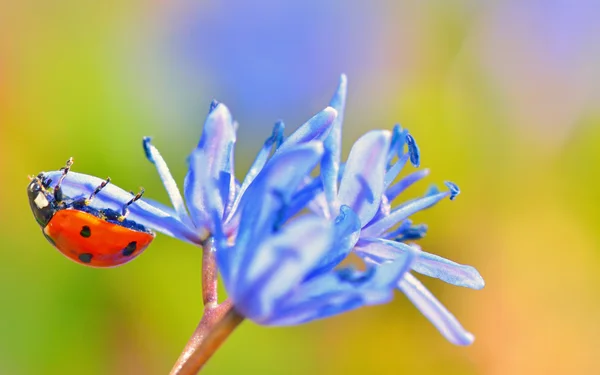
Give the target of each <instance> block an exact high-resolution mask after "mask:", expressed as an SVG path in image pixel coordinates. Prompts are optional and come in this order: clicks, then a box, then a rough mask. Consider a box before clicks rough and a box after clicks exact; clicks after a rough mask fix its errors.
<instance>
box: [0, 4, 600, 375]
mask: <svg viewBox="0 0 600 375" xmlns="http://www.w3.org/2000/svg"><path fill="white" fill-rule="evenodd" d="M599 19H600V5H599V4H598V3H597V2H596V1H592V0H583V1H566V0H563V1H558V0H552V1H547V2H543V1H527V2H524V1H517V0H507V1H487V2H478V1H474V0H473V1H471V0H457V1H453V0H451V1H442V0H428V1H421V2H404V1H402V2H397V1H393V0H387V1H386V0H380V1H374V2H370V3H366V2H364V3H363V2H360V1H330V2H319V1H316V0H310V1H303V2H291V1H290V2H277V1H274V0H272V1H259V2H253V3H252V4H250V3H246V2H243V1H229V2H227V1H226V2H215V1H212V2H209V1H204V2H200V1H198V2H192V1H181V0H180V1H173V2H166V1H148V2H143V1H140V0H132V1H121V2H117V1H109V2H95V3H91V2H83V3H82V2H78V1H73V0H59V1H54V2H43V1H31V0H29V1H21V2H8V1H5V2H2V3H1V4H0V166H1V167H2V170H3V171H4V180H3V183H2V184H0V212H1V214H0V241H1V242H0V243H1V246H0V259H1V260H0V296H1V301H2V309H1V310H0V374H10V375H21V374H91V375H94V374H165V373H168V371H169V369H170V367H171V365H172V364H173V363H174V361H175V360H176V358H177V356H178V355H179V352H180V350H181V349H182V348H183V346H184V345H185V342H186V341H187V339H188V338H189V336H190V335H191V333H192V331H193V329H194V328H195V326H196V324H197V321H198V320H199V317H200V315H201V312H202V303H201V297H200V257H201V254H200V251H199V249H197V248H194V247H192V246H189V245H186V244H183V243H181V242H179V241H177V240H174V239H171V238H167V237H165V236H158V238H157V239H156V240H155V243H154V245H153V246H152V247H151V248H150V249H149V250H148V251H147V252H146V254H145V255H143V256H141V257H140V258H139V259H137V260H136V261H135V262H132V263H130V264H127V265H125V266H123V267H119V268H116V269H109V270H98V269H89V268H85V267H81V266H78V265H76V264H75V263H73V262H70V261H67V260H66V259H65V258H64V257H62V256H61V255H60V254H59V253H58V252H57V251H55V250H53V249H52V248H51V247H50V246H49V245H48V244H47V242H46V240H45V239H44V238H43V236H41V235H40V233H39V228H38V227H37V225H36V223H35V221H34V219H33V218H32V216H31V213H30V210H29V208H28V203H27V200H26V195H25V186H26V185H27V183H28V180H27V178H26V176H27V175H28V174H36V173H38V172H39V171H41V170H51V169H58V168H59V167H60V166H62V164H63V163H64V161H65V160H66V159H67V158H68V157H69V156H73V157H74V158H75V161H76V163H75V166H74V169H75V170H76V171H78V172H83V173H88V174H92V175H96V176H99V177H105V176H107V175H110V176H111V178H112V181H113V182H114V183H116V184H117V185H119V186H121V187H123V188H124V189H129V190H135V189H137V188H138V186H140V185H143V186H144V187H145V188H146V193H147V195H148V196H149V197H153V198H156V199H159V200H162V201H163V202H166V201H167V200H166V194H165V193H164V191H163V188H162V186H161V184H160V181H159V179H158V176H157V175H156V173H155V171H154V169H153V168H152V166H151V165H150V163H148V162H147V161H146V160H145V158H144V154H143V152H142V148H141V139H142V137H143V136H146V135H150V136H153V137H154V143H155V144H156V146H157V147H158V148H159V149H160V150H161V152H162V153H163V156H164V157H165V158H166V160H167V161H168V162H169V165H170V167H171V169H172V172H173V174H174V176H175V177H176V178H177V179H178V181H182V180H183V176H184V174H185V168H186V166H185V158H186V157H187V154H188V152H189V151H190V150H191V149H192V148H193V147H194V146H195V144H196V142H197V139H198V137H199V135H200V132H201V126H202V123H203V121H204V116H205V115H206V112H207V110H208V105H209V103H210V100H211V99H213V98H217V99H219V100H220V101H222V102H224V103H225V104H227V105H228V106H229V107H230V109H231V110H232V112H233V115H234V117H235V119H236V120H237V121H239V123H240V130H239V136H238V144H237V150H236V153H237V162H238V164H237V166H236V168H237V171H238V176H242V175H243V173H245V171H246V169H247V168H248V166H249V162H248V161H249V160H251V159H252V158H253V154H254V153H255V152H256V151H257V150H258V149H259V147H260V146H261V145H262V141H263V140H264V139H265V138H266V137H267V136H268V135H269V134H270V128H271V126H272V124H273V123H274V122H275V121H276V120H278V119H280V118H282V119H284V120H285V121H286V124H287V127H288V134H289V131H290V129H294V128H295V127H296V126H298V125H299V124H301V123H302V122H303V121H304V120H305V119H308V118H309V117H310V116H311V115H312V114H314V113H316V112H317V111H319V110H320V109H322V108H323V107H324V106H325V105H326V104H327V102H328V100H329V97H330V96H331V94H332V93H333V90H334V89H335V86H336V84H337V80H338V75H339V74H340V73H342V72H345V73H347V74H348V76H349V90H350V91H349V98H348V105H347V111H346V116H345V119H346V120H345V132H344V143H345V145H344V147H345V148H344V153H347V152H348V150H349V148H350V145H351V143H352V142H353V141H355V140H356V139H357V138H358V137H359V136H360V135H361V134H362V133H364V132H365V131H367V130H368V129H372V128H389V129H391V127H392V126H393V125H394V124H395V123H396V122H400V123H401V124H402V125H403V126H404V127H407V128H408V129H410V131H411V133H412V134H413V135H414V136H415V138H416V139H417V141H418V142H419V146H420V148H421V152H422V165H423V166H424V167H427V168H430V169H431V170H432V173H431V177H430V178H429V179H428V180H427V181H426V182H425V183H421V185H418V186H416V187H413V188H411V190H410V191H409V192H407V193H406V194H404V196H403V197H402V198H403V199H408V198H412V197H415V196H417V195H419V194H421V193H422V192H423V191H424V190H425V189H426V188H427V187H428V183H438V184H439V183H441V182H442V181H444V180H452V181H454V182H456V183H457V184H458V185H459V186H460V187H461V189H462V192H463V193H462V194H461V195H460V197H459V198H458V199H457V200H456V201H455V202H442V203H440V204H439V205H438V206H437V207H435V208H434V209H432V210H427V211H425V212H422V213H420V214H418V215H417V216H416V217H415V221H416V222H425V223H427V224H428V225H429V233H428V236H427V237H426V238H425V239H424V240H422V241H421V242H420V243H421V245H422V247H423V248H424V249H426V250H428V251H430V252H433V253H436V254H440V255H442V256H446V257H448V258H450V259H452V260H455V261H457V262H460V263H466V264H471V265H473V266H475V267H477V269H478V270H479V271H480V272H481V274H482V275H483V276H484V278H485V280H486V287H485V289H483V290H481V291H477V292H475V291H471V290H466V289H461V288H457V287H452V286H449V285H446V284H443V283H441V282H439V281H437V280H432V279H424V278H421V279H422V280H423V279H424V282H425V283H426V285H427V286H428V287H430V288H431V289H432V290H433V291H434V292H435V294H436V296H438V297H439V299H440V300H441V301H442V302H443V303H444V304H445V305H446V306H447V307H448V308H449V309H450V310H451V311H452V312H453V313H455V315H456V316H457V317H458V318H459V320H460V321H461V322H462V323H463V325H464V326H465V327H466V328H467V329H469V330H470V331H471V332H473V333H474V334H475V335H476V341H475V343H474V344H473V345H472V346H471V347H468V348H462V347H454V346H452V345H451V344H449V343H448V342H446V341H445V340H444V339H443V337H442V336H441V335H439V334H438V333H437V331H436V330H435V329H434V328H433V326H432V325H431V324H430V323H429V322H428V321H427V320H426V319H425V318H424V317H423V316H421V315H420V314H419V312H418V311H416V309H415V308H414V307H413V306H412V305H411V304H410V303H409V302H408V300H407V299H406V298H405V297H404V296H403V295H401V294H398V295H397V298H396V299H395V300H394V302H393V303H390V304H388V305H384V306H377V307H370V308H365V309H361V310H358V311H355V312H351V313H348V314H345V315H342V316H338V317H334V318H331V319H327V320H323V321H319V322H315V323H311V324H307V325H303V326H298V327H292V328H265V327H259V326H256V325H254V324H252V323H250V322H245V323H244V324H243V325H242V326H241V327H240V328H239V329H238V330H237V331H236V332H235V333H234V335H233V336H232V337H231V338H230V339H229V340H228V341H227V342H226V343H225V345H224V346H223V347H222V348H221V350H220V351H219V352H218V353H217V354H216V355H215V357H214V358H213V359H212V360H211V362H210V363H209V364H208V365H207V366H206V368H205V372H204V373H206V374H239V373H245V374H255V373H256V374H281V373H285V374H286V375H294V374H299V375H300V374H364V373H374V374H403V373H417V374H442V373H443V374H446V375H451V374H486V375H488V374H489V375H496V374H498V375H500V374H565V373H569V374H593V373H597V372H598V358H600V343H598V338H599V337H600V324H599V323H598V317H599V316H600V298H599V297H598V293H599V290H600V289H599V287H600V272H599V267H598V265H599V264H600V250H599V248H600V234H599V231H598V228H599V225H600V210H599V209H598V205H599V203H598V202H599V201H598V197H597V192H598V191H599V189H600V173H599V172H600V167H599V165H600V147H598V146H599V145H600V126H599V125H600V70H599V69H598V68H597V67H598V66H600V65H599V64H600V43H599V42H600V22H598V20H599Z"/></svg>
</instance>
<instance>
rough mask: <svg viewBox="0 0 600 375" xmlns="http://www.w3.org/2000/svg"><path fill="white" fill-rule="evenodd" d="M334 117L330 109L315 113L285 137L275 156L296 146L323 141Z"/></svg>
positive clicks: (332, 110)
mask: <svg viewBox="0 0 600 375" xmlns="http://www.w3.org/2000/svg"><path fill="white" fill-rule="evenodd" d="M336 116H337V111H336V110H335V109H333V108H331V107H327V108H325V109H324V110H322V111H321V112H319V113H317V114H316V115H314V116H313V117H312V118H311V119H310V120H308V121H307V122H306V123H304V124H303V125H301V126H300V127H299V128H298V129H297V130H296V131H294V132H293V133H292V134H291V135H290V136H289V137H287V138H286V139H285V141H283V143H282V144H281V145H280V146H279V148H278V149H277V151H276V152H275V155H277V154H278V153H280V152H283V151H285V150H287V149H289V148H290V147H293V146H296V145H300V144H303V143H307V142H310V141H323V140H324V139H325V138H326V137H327V135H328V134H329V132H330V130H331V127H332V126H333V121H334V120H335V118H336Z"/></svg>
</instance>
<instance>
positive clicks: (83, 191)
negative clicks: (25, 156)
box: [45, 171, 205, 244]
mask: <svg viewBox="0 0 600 375" xmlns="http://www.w3.org/2000/svg"><path fill="white" fill-rule="evenodd" d="M61 174H62V172H61V171H52V172H48V173H46V174H45V176H46V177H47V178H48V179H50V180H52V183H51V184H50V186H51V187H54V186H55V185H56V182H58V179H59V177H60V176H61ZM102 182H104V180H103V179H100V178H98V177H94V176H89V175H85V174H81V173H77V172H69V173H68V174H67V176H66V177H65V179H64V180H63V182H62V183H61V189H62V191H63V194H64V195H65V196H66V197H69V198H71V199H85V198H88V197H89V196H90V194H91V193H92V192H93V191H94V190H95V189H96V188H97V187H98V186H100V184H101V183H102ZM131 198H132V194H131V193H129V192H127V191H125V190H123V189H121V188H119V187H118V186H116V185H113V184H108V185H106V186H105V187H104V188H103V189H102V190H101V191H100V192H99V193H98V194H96V196H95V197H94V199H92V200H91V201H90V203H89V206H90V207H93V208H95V209H98V210H100V209H111V210H114V211H117V212H121V210H122V209H123V205H124V204H125V203H127V202H128V201H129V200H130V199H131ZM127 218H128V219H131V220H133V221H135V222H136V223H138V224H141V225H143V226H145V227H147V228H150V229H153V230H156V231H158V232H161V233H164V234H166V235H169V236H172V237H175V238H179V239H181V240H184V241H187V242H191V243H194V244H199V243H200V241H201V238H202V236H204V235H205V233H200V232H199V231H197V230H196V229H195V228H194V227H190V226H188V225H186V224H185V223H183V222H181V220H180V219H179V218H178V217H177V216H173V211H172V210H170V211H168V212H165V211H163V210H161V209H160V207H156V206H154V205H152V204H148V203H146V202H145V201H144V199H140V200H138V201H136V202H134V203H133V204H132V205H130V206H129V214H128V216H127Z"/></svg>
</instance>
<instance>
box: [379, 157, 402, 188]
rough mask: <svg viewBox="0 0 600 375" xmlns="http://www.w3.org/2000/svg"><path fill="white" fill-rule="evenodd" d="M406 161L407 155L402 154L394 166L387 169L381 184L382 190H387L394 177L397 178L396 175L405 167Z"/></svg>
mask: <svg viewBox="0 0 600 375" xmlns="http://www.w3.org/2000/svg"><path fill="white" fill-rule="evenodd" d="M407 161H408V154H404V155H402V156H401V157H400V158H399V159H398V161H397V162H396V163H394V165H392V166H391V168H389V169H388V171H387V172H386V174H385V179H384V184H383V186H384V189H387V188H388V187H389V186H390V184H391V183H392V182H394V180H395V179H396V177H398V174H399V173H400V172H401V171H402V169H403V168H404V166H405V165H406V162H407Z"/></svg>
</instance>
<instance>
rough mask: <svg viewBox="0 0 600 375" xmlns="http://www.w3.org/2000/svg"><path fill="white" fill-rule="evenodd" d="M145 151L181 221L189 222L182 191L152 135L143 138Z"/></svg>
mask: <svg viewBox="0 0 600 375" xmlns="http://www.w3.org/2000/svg"><path fill="white" fill-rule="evenodd" d="M143 146H144V151H145V153H146V157H147V158H148V160H149V161H150V162H151V163H152V164H154V166H155V167H156V170H157V171H158V175H159V176H160V179H161V181H162V183H163V185H164V186H165V189H166V190H167V194H168V195H169V199H170V200H171V204H173V208H175V212H177V216H178V218H179V220H180V221H182V222H184V223H189V222H190V218H189V216H188V213H187V210H186V208H185V204H184V203H183V197H182V196H181V192H180V191H179V188H178V187H177V183H176V182H175V179H174V178H173V176H172V175H171V172H170V171H169V167H168V166H167V163H166V162H165V160H164V159H163V157H162V156H161V154H160V153H159V152H158V150H157V149H156V147H154V146H153V145H152V143H151V141H150V137H145V138H144V140H143Z"/></svg>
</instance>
